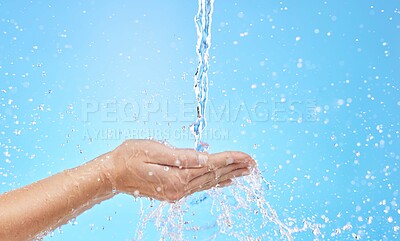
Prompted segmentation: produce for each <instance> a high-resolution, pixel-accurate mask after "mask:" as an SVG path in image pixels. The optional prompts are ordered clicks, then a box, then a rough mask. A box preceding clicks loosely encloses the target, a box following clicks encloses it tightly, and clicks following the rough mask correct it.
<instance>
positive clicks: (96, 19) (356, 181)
mask: <svg viewBox="0 0 400 241" xmlns="http://www.w3.org/2000/svg"><path fill="white" fill-rule="evenodd" d="M197 7H198V5H197V2H196V1H194V0H192V1H183V0H171V1H32V2H31V1H0V13H1V14H0V26H1V31H0V78H1V79H0V89H1V93H0V95H1V98H0V104H1V107H0V108H1V112H0V122H1V124H0V126H1V128H0V149H1V153H3V154H2V155H1V159H0V192H6V191H8V190H11V189H14V188H18V187H21V186H24V185H26V184H29V183H31V182H34V181H36V180H39V179H41V178H44V177H47V176H49V175H51V174H54V173H57V172H59V171H62V170H64V169H66V168H71V167H74V166H77V165H80V164H82V163H84V162H86V161H89V160H91V159H93V158H95V157H96V156H98V155H100V154H102V153H105V152H108V151H110V150H112V149H113V148H115V147H116V146H118V145H119V144H120V143H121V142H122V141H123V140H124V139H125V138H148V137H154V138H156V139H166V140H167V141H168V142H169V143H170V144H172V145H176V146H178V147H191V146H193V138H192V137H191V136H190V133H189V132H188V127H189V125H190V124H191V122H193V121H194V118H195V102H194V98H195V96H194V91H193V75H194V73H195V70H196V67H197V56H196V51H195V47H196V41H197V35H196V30H195V25H194V22H193V17H194V15H195V14H196V13H197ZM399 34H400V6H399V4H398V1H395V0H390V1H389V0H388V1H369V0H362V1H361V0H354V1H348V0H342V1H315V0H304V1H244V0H239V1H224V0H217V1H215V4H214V14H213V23H212V40H211V42H212V45H211V49H210V72H209V79H210V86H209V106H208V113H209V116H208V127H207V129H208V130H210V133H211V134H210V135H206V136H205V137H204V140H205V141H207V142H208V143H209V144H210V152H218V151H223V150H228V149H232V150H241V151H244V152H247V153H249V154H251V155H252V156H253V157H254V158H255V159H257V161H258V163H259V168H260V170H261V171H262V172H263V175H264V178H265V179H266V180H268V182H270V184H271V185H270V190H268V191H266V192H265V198H266V200H268V202H269V203H270V204H271V206H272V207H273V208H274V209H275V210H276V211H277V213H278V216H279V217H280V220H281V221H283V222H284V223H287V224H288V223H290V222H291V221H293V220H294V221H293V222H295V223H296V225H297V226H299V227H302V225H303V223H302V222H303V220H309V221H310V222H312V223H314V224H318V225H319V227H320V232H321V235H319V236H318V238H319V239H321V240H353V239H354V237H355V235H359V236H360V237H361V238H362V239H364V240H395V239H397V238H398V236H399V232H400V231H399V230H398V229H399V226H398V225H399V220H400V219H399V217H400V208H399V206H398V203H397V198H398V195H399V191H398V190H399V184H400V178H399V174H398V168H399V167H398V163H399V151H398V150H399V149H400V144H399V131H400V127H399V119H400V94H399V76H400V70H399V63H400V37H399ZM135 113H136V115H135V117H134V118H132V116H133V115H134V114H135ZM128 117H129V118H128ZM138 130H142V131H138ZM135 131H136V132H135ZM218 131H220V132H221V133H222V134H221V133H220V134H218V133H219V132H218ZM108 132H110V133H109V134H107V133H108ZM118 132H121V133H124V134H121V135H116V134H115V133H118ZM98 133H103V134H98ZM104 133H105V134H104ZM113 133H114V134H113ZM234 189H235V187H230V188H228V189H226V190H225V191H224V193H226V195H227V196H228V197H229V196H230V194H229V193H231V192H234ZM196 198H200V199H199V200H202V199H204V198H205V200H206V201H204V202H202V203H201V204H199V205H197V204H193V202H192V203H191V202H189V201H188V202H187V203H188V204H187V205H188V206H187V209H186V210H188V211H187V213H195V215H186V216H185V220H187V221H189V223H190V224H189V225H192V226H196V225H200V226H201V225H202V224H206V225H208V226H210V227H208V228H200V230H199V231H185V232H184V233H183V235H184V236H183V237H184V239H185V240H186V239H188V240H194V239H196V237H197V239H199V240H208V239H212V238H213V237H214V238H215V240H231V239H233V237H232V236H230V235H232V233H233V232H235V231H242V232H244V234H243V233H242V236H241V237H242V239H243V240H244V239H245V237H246V236H247V235H252V236H253V237H254V238H256V237H258V236H261V235H262V234H263V233H264V234H266V233H268V237H264V238H263V239H265V240H269V239H270V240H277V239H279V235H276V236H270V235H269V233H273V232H274V227H269V226H268V228H271V229H268V230H267V228H264V229H263V228H258V227H253V229H252V230H250V231H246V229H242V227H241V226H240V225H239V224H240V222H244V221H243V220H237V222H236V223H235V224H234V226H233V228H232V229H230V230H228V231H227V232H223V231H221V230H220V229H219V228H218V225H216V226H215V224H216V221H217V219H218V216H217V215H213V214H212V213H211V212H210V210H211V208H212V207H211V206H212V203H213V200H214V199H216V197H215V196H214V197H213V195H211V196H210V194H198V195H196V196H195V197H192V199H194V200H196ZM150 205H151V204H150V202H149V201H148V200H146V199H141V200H136V201H135V200H134V198H133V197H129V196H124V195H120V196H117V197H115V198H114V199H112V200H109V201H106V202H104V203H102V204H101V205H98V206H96V207H94V208H93V209H91V210H89V211H87V212H86V213H84V214H83V215H81V216H80V217H78V218H77V220H76V221H73V222H72V223H71V224H68V225H65V226H63V227H62V228H61V229H59V230H56V231H55V232H54V234H52V236H53V237H46V238H45V240H72V239H74V240H110V239H113V240H132V239H134V238H136V237H137V233H136V230H137V226H138V224H139V223H140V219H141V218H140V216H139V215H140V210H141V207H142V208H143V210H144V212H145V213H150V210H152V209H154V208H151V207H150ZM158 205H159V203H158V202H156V203H155V206H158ZM0 208H1V207H0ZM232 213H233V214H232V215H233V216H235V215H238V214H240V213H241V214H243V215H245V216H252V215H253V217H252V218H254V219H257V217H258V216H259V215H258V216H257V215H256V214H253V213H252V212H249V211H243V210H238V211H232ZM258 219H259V218H258ZM347 224H351V226H352V228H351V229H350V230H343V227H344V226H345V225H347ZM213 225H214V226H213ZM246 225H247V224H246ZM337 229H340V230H341V233H340V234H337V235H336V234H335V232H336V231H335V230H337ZM275 231H276V227H275ZM246 232H247V233H246ZM161 236H162V235H161V231H160V230H156V229H155V228H154V225H153V224H152V223H151V222H150V223H148V224H147V228H146V229H145V230H144V240H157V239H159V238H160V237H161ZM294 237H295V238H297V239H298V240H310V239H312V238H313V237H314V236H313V234H312V232H311V231H310V230H307V231H306V232H303V233H299V234H295V235H294ZM236 238H237V237H236ZM237 239H238V238H237Z"/></svg>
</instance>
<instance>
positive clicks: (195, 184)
mask: <svg viewBox="0 0 400 241" xmlns="http://www.w3.org/2000/svg"><path fill="white" fill-rule="evenodd" d="M243 165H244V164H234V165H229V166H227V167H224V168H221V169H219V170H217V171H211V172H208V173H206V174H204V175H202V176H199V177H197V178H194V179H193V180H191V181H190V182H189V183H188V184H187V185H186V187H185V190H191V189H195V188H200V187H202V186H204V185H206V184H208V183H210V182H211V183H212V182H215V183H218V182H222V181H225V180H227V179H231V178H235V177H241V176H245V175H249V174H250V170H249V168H248V167H246V166H243Z"/></svg>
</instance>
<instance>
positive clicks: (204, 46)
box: [190, 0, 214, 151]
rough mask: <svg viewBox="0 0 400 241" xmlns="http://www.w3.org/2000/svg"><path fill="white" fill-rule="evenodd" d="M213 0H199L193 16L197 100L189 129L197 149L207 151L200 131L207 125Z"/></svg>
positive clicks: (206, 145)
mask: <svg viewBox="0 0 400 241" xmlns="http://www.w3.org/2000/svg"><path fill="white" fill-rule="evenodd" d="M213 5H214V0H199V10H198V12H197V15H196V16H195V18H194V21H195V24H196V29H197V37H198V39H197V46H196V51H197V56H198V60H199V65H198V66H197V70H196V74H195V75H194V91H195V94H196V100H197V107H196V111H197V119H196V121H195V122H194V123H193V124H192V125H191V127H190V130H191V131H192V133H193V135H194V136H195V148H196V150H197V151H207V149H208V144H206V143H204V142H202V140H201V133H202V132H203V130H204V128H205V127H206V125H207V121H206V117H205V113H206V104H207V97H208V74H207V72H208V67H209V63H208V60H209V54H208V50H209V48H210V45H211V20H212V12H213Z"/></svg>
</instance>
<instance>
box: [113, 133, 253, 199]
mask: <svg viewBox="0 0 400 241" xmlns="http://www.w3.org/2000/svg"><path fill="white" fill-rule="evenodd" d="M110 154H111V155H110V156H108V157H109V159H108V160H106V162H107V163H106V166H107V167H108V168H107V169H108V172H109V174H108V175H110V178H111V179H112V182H113V185H114V186H115V189H116V191H117V192H121V193H128V194H132V195H134V196H146V197H151V198H155V199H158V200H163V201H169V202H173V201H176V200H179V199H181V198H182V197H184V196H187V195H190V194H192V193H194V192H198V191H202V190H206V189H210V188H212V187H215V186H220V187H224V186H227V185H229V184H230V183H231V182H232V179H233V178H235V177H241V176H244V175H248V174H249V173H250V169H251V168H252V167H254V166H255V165H256V163H255V161H254V160H253V159H252V158H251V157H250V156H249V155H247V154H245V153H243V152H235V151H229V152H221V153H216V154H208V153H204V152H203V153H202V152H197V151H195V150H193V149H182V148H173V147H169V146H166V145H164V144H161V143H159V142H156V141H151V140H128V141H125V142H124V143H123V144H121V145H120V146H119V147H117V148H116V149H115V150H114V151H112V152H111V153H110Z"/></svg>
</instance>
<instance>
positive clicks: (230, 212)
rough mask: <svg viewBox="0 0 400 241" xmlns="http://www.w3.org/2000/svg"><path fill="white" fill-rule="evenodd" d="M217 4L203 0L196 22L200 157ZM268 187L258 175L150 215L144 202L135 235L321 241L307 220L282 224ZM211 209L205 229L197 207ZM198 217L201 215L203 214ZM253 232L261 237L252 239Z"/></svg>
mask: <svg viewBox="0 0 400 241" xmlns="http://www.w3.org/2000/svg"><path fill="white" fill-rule="evenodd" d="M213 4H214V1H213V0H199V9H198V12H197V14H196V16H195V18H194V20H195V24H196V29H197V35H198V40H197V46H196V51H197V55H198V61H199V64H198V67H197V71H196V74H195V76H194V91H195V94H196V100H197V107H196V111H197V119H196V121H195V122H194V123H193V124H192V125H191V131H192V133H193V135H194V136H195V148H196V150H197V151H201V152H203V151H207V149H208V144H207V143H205V142H204V141H202V135H201V134H202V131H203V130H204V128H205V127H206V125H207V122H206V118H205V113H206V104H207V98H208V74H207V72H208V69H209V48H210V45H211V22H212V12H213ZM269 187H270V184H269V183H268V182H267V181H266V180H265V179H264V178H263V177H262V175H261V173H260V171H259V170H253V173H252V174H251V175H250V176H248V177H245V178H242V179H240V180H235V184H234V186H233V187H231V188H226V189H225V190H227V191H225V190H221V189H218V188H214V189H212V190H210V191H207V192H203V193H201V194H196V195H194V196H192V197H188V198H184V199H182V200H180V201H178V202H176V203H174V204H167V203H160V204H159V205H158V206H157V207H156V208H154V207H153V205H154V204H152V205H150V208H149V209H148V210H145V208H144V206H143V204H142V203H141V217H140V219H141V220H142V222H141V224H140V225H139V226H138V230H137V231H136V233H137V240H141V239H143V238H144V237H143V235H144V230H145V229H146V225H147V223H148V222H151V223H153V224H154V226H155V228H156V229H157V230H158V231H159V232H160V235H161V237H160V240H167V239H171V240H186V239H187V238H188V235H191V237H189V238H193V239H197V238H204V237H202V236H201V233H202V231H205V230H208V231H209V230H210V229H211V230H214V233H213V235H211V237H210V236H208V237H206V240H209V239H215V238H216V237H217V236H218V235H219V234H226V235H228V236H230V237H234V238H235V239H236V240H266V239H268V240H270V239H276V238H279V239H285V240H293V236H292V235H293V234H294V233H297V232H303V231H306V230H312V233H313V236H315V238H316V239H318V236H319V234H320V232H319V225H316V224H313V223H312V222H310V221H307V220H302V226H301V227H298V226H296V223H295V222H291V224H290V225H287V224H285V223H284V222H282V221H281V220H280V218H279V217H278V213H277V212H276V211H275V210H274V209H273V208H272V207H271V205H270V204H269V202H268V201H267V200H266V198H265V192H266V191H268V190H269ZM206 205H210V206H211V210H210V213H209V216H210V219H211V220H208V221H207V222H206V224H204V223H202V222H199V221H198V220H199V217H197V218H196V217H195V216H196V215H195V214H196V211H197V207H198V206H201V207H202V208H203V207H204V206H206ZM197 214H198V215H201V214H202V213H201V210H200V212H197ZM214 219H215V220H214ZM260 230H262V232H260ZM207 233H208V235H209V234H210V233H209V232H207ZM253 233H257V235H255V236H253V235H252V234H253ZM260 233H261V234H260Z"/></svg>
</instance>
